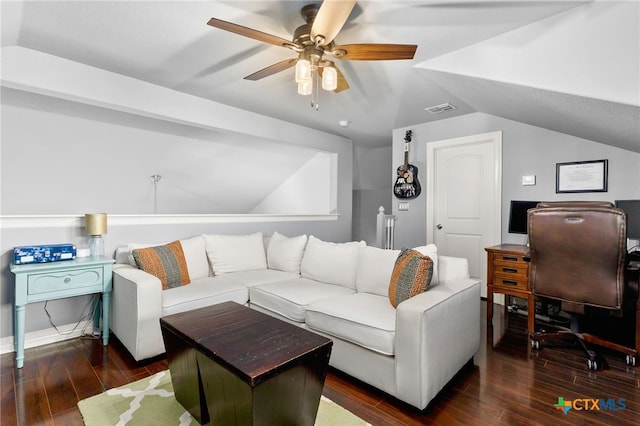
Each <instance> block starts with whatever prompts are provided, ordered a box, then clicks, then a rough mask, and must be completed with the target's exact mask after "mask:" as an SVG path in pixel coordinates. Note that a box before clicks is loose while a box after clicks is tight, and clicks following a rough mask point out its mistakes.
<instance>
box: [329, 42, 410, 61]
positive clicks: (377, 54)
mask: <svg viewBox="0 0 640 426" xmlns="http://www.w3.org/2000/svg"><path fill="white" fill-rule="evenodd" d="M417 48H418V46H417V45H415V44H370V43H365V44H343V45H341V46H335V47H334V48H333V49H332V50H331V52H330V53H332V54H333V55H334V56H335V57H336V58H338V59H347V60H351V61H388V60H394V59H413V56H414V55H415V53H416V49H417Z"/></svg>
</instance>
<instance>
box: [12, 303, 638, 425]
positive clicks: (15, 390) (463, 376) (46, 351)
mask: <svg viewBox="0 0 640 426" xmlns="http://www.w3.org/2000/svg"><path fill="white" fill-rule="evenodd" d="M482 303H483V315H484V313H485V311H484V307H485V306H484V305H485V302H482ZM451 315H455V312H451ZM483 318H484V317H483ZM493 322H494V326H493V328H489V330H488V331H487V327H486V325H485V321H480V323H481V324H482V325H481V328H482V337H483V339H482V344H481V349H480V352H479V353H478V354H477V355H476V356H475V357H474V360H473V363H469V364H467V366H465V368H463V370H462V371H460V373H459V374H458V375H457V376H456V377H454V379H453V380H452V381H451V382H450V383H449V384H448V385H447V386H446V387H445V388H444V389H443V390H442V391H441V392H440V394H439V395H438V396H437V397H436V398H435V399H434V400H433V401H432V403H431V404H430V405H429V407H427V409H426V410H424V411H419V410H417V409H415V408H412V407H410V406H408V405H407V404H404V403H402V402H400V401H398V400H396V399H394V398H392V397H390V396H388V395H385V394H384V393H382V392H380V391H378V390H376V389H374V388H371V387H370V386H368V385H365V384H363V383H361V382H359V381H357V380H354V379H353V378H350V377H348V376H346V375H344V374H342V373H340V372H339V371H336V370H331V371H330V373H329V375H328V376H327V379H326V383H325V389H324V394H325V395H326V396H327V397H328V398H330V399H332V400H333V401H335V402H336V403H338V404H340V405H342V406H343V407H345V408H347V409H348V410H350V411H352V412H353V413H355V414H357V415H358V416H360V417H361V418H363V419H365V420H366V421H368V422H370V423H371V424H373V425H419V424H427V425H428V424H438V425H440V424H442V425H452V424H453V425H455V424H460V425H463V424H464V425H488V424H492V425H494V424H505V425H514V424H517V425H534V424H540V425H548V424H554V425H558V424H601V425H613V424H615V425H637V424H638V423H640V367H636V368H631V367H627V366H626V365H625V363H624V360H623V358H622V357H621V356H620V355H617V354H605V357H606V361H607V363H606V365H605V369H604V370H600V371H597V372H592V371H589V370H588V369H587V366H586V361H585V359H584V358H583V356H582V353H581V352H580V351H579V350H577V349H569V348H543V349H541V350H540V351H537V352H536V351H533V350H531V349H530V348H529V344H528V339H527V336H526V320H525V318H524V317H521V316H519V315H517V314H506V315H505V314H504V313H503V311H502V309H500V307H499V306H496V309H495V310H494V321H493ZM13 358H14V354H13V353H11V354H4V355H2V356H0V366H1V370H0V371H1V374H0V391H1V393H0V412H1V414H0V424H2V426H9V425H41V424H42V425H65V426H69V425H82V424H83V422H82V417H81V416H80V413H79V411H78V409H77V405H76V404H77V402H78V401H79V400H81V399H84V398H87V397H89V396H92V395H95V394H98V393H101V392H103V391H104V390H105V389H109V388H111V387H117V386H120V385H123V384H126V383H128V382H132V381H135V380H138V379H141V378H143V377H146V376H149V375H151V374H154V373H156V372H158V371H162V370H165V369H166V368H168V365H167V362H166V360H165V359H164V358H163V357H160V358H158V359H154V360H151V361H147V362H144V363H136V362H134V361H133V359H132V358H131V356H130V355H129V354H128V352H127V351H126V349H124V347H123V346H122V345H121V344H120V343H119V342H118V341H117V340H116V339H115V338H113V340H112V341H111V344H109V345H108V346H107V347H103V346H102V344H101V341H100V340H93V339H88V338H87V339H84V338H77V339H73V340H68V341H65V342H61V343H55V344H51V345H47V346H41V347H38V348H33V349H28V350H27V351H26V360H25V365H24V368H22V369H19V370H18V369H15V362H14V359H13ZM558 397H563V398H564V399H565V400H566V401H574V400H578V399H589V400H591V399H601V400H609V399H610V398H611V399H614V400H616V401H618V400H620V399H622V400H624V404H625V409H624V410H611V409H607V410H591V409H590V410H577V409H572V410H570V411H569V412H568V413H567V414H563V413H562V412H561V411H559V410H558V409H556V408H555V407H554V404H556V403H557V402H558ZM583 406H586V407H588V408H593V405H592V403H585V404H583V403H580V404H578V407H583ZM150 426H151V425H150Z"/></svg>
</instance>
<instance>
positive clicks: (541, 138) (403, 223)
mask: <svg viewBox="0 0 640 426" xmlns="http://www.w3.org/2000/svg"><path fill="white" fill-rule="evenodd" d="M409 129H412V130H413V136H414V137H413V141H412V142H411V151H410V158H409V161H410V162H411V163H413V164H415V165H416V166H418V168H419V170H420V173H419V177H420V179H421V180H420V182H421V184H422V187H423V188H426V183H427V182H426V180H425V179H424V177H425V176H426V168H425V161H426V152H427V149H426V144H427V143H429V142H435V141H440V140H444V139H451V138H458V137H463V136H469V135H474V134H481V133H489V132H495V131H502V162H503V164H502V242H503V243H517V244H522V243H524V242H525V237H524V236H522V235H513V234H509V233H507V226H508V219H509V201H510V200H513V199H516V200H545V201H553V200H587V199H588V200H608V201H613V200H616V199H625V198H626V199H629V198H640V154H638V153H634V152H630V151H626V150H623V149H618V148H614V147H611V146H608V145H605V144H602V143H598V142H594V141H589V140H586V139H580V138H576V137H573V136H569V135H566V134H563V133H557V132H553V131H549V130H546V129H543V128H539V127H535V126H530V125H526V124H523V123H520V122H516V121H511V120H507V119H503V118H500V117H495V116H492V115H488V114H483V113H473V114H468V115H463V116H460V117H454V118H450V119H447V120H440V121H437V122H431V123H424V124H417V125H414V126H410V127H405V128H401V129H395V130H394V132H393V164H396V165H399V164H401V163H402V162H403V148H402V140H403V138H404V135H405V131H406V130H409ZM600 159H608V160H609V175H608V176H609V179H608V182H609V185H608V186H609V190H608V192H602V193H582V194H556V193H555V177H556V169H555V168H556V163H560V162H568V161H583V160H600ZM522 175H536V179H537V180H536V185H535V186H522V185H521V178H522ZM393 213H394V214H396V215H397V217H398V221H397V224H396V231H395V232H396V233H395V236H396V246H397V247H400V246H406V247H413V246H418V245H422V244H424V243H425V242H427V240H430V237H429V236H427V229H426V197H425V191H423V193H422V194H421V195H420V196H419V197H418V198H416V199H414V200H411V201H410V209H409V211H407V212H404V211H402V212H400V211H398V200H397V199H396V198H395V197H394V199H393Z"/></svg>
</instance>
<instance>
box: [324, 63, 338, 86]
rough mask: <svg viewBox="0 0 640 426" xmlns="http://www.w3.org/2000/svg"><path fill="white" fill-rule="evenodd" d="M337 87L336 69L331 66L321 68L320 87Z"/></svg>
mask: <svg viewBox="0 0 640 426" xmlns="http://www.w3.org/2000/svg"><path fill="white" fill-rule="evenodd" d="M337 87H338V71H337V70H336V69H335V68H334V67H332V66H328V67H324V68H323V70H322V88H323V89H324V90H336V88H337Z"/></svg>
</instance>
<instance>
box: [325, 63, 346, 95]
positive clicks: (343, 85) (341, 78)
mask: <svg viewBox="0 0 640 426" xmlns="http://www.w3.org/2000/svg"><path fill="white" fill-rule="evenodd" d="M334 68H335V69H336V74H338V87H336V88H335V90H334V91H333V92H334V93H340V92H342V91H343V90H347V89H348V88H349V83H347V79H346V78H344V74H342V72H341V71H340V69H339V68H338V67H336V66H335V65H334ZM323 70H324V68H323V67H318V75H319V76H320V78H322V71H323Z"/></svg>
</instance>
